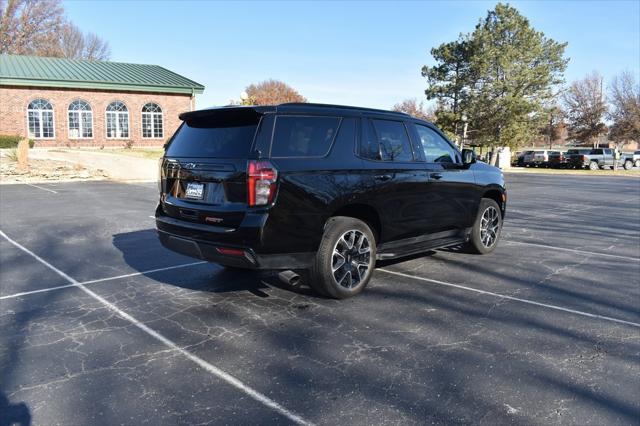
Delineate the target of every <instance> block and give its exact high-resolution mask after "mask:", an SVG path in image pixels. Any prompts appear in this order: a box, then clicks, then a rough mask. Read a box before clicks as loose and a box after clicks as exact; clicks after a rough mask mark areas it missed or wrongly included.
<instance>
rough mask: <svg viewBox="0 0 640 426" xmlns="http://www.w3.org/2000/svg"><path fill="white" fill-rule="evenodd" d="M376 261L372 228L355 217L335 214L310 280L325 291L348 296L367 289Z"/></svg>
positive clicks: (326, 229) (312, 268) (320, 289)
mask: <svg viewBox="0 0 640 426" xmlns="http://www.w3.org/2000/svg"><path fill="white" fill-rule="evenodd" d="M363 238H364V239H363ZM341 259H342V262H343V263H342V264H340V260H341ZM375 262H376V240H375V237H374V235H373V232H372V231H371V228H369V226H368V225H367V224H366V223H364V222H363V221H361V220H358V219H355V218H352V217H345V216H336V217H332V218H331V219H329V221H327V225H326V226H325V230H324V234H323V235H322V241H321V242H320V247H319V248H318V252H317V253H316V258H315V261H314V263H313V266H312V267H311V270H310V271H309V272H310V273H309V278H310V282H309V284H310V285H311V287H312V288H313V289H314V290H315V291H316V292H318V293H320V294H322V295H325V296H329V297H333V298H335V299H346V298H347V297H352V296H355V295H356V294H358V293H360V292H361V291H362V290H364V288H365V287H366V286H367V284H368V283H369V280H370V279H371V275H372V273H373V269H374V267H375ZM339 264H340V266H338V267H337V268H336V265H339Z"/></svg>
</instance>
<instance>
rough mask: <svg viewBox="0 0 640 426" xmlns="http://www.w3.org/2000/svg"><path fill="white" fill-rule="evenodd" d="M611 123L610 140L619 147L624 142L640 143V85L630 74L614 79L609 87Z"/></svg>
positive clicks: (623, 74) (624, 73) (626, 73)
mask: <svg viewBox="0 0 640 426" xmlns="http://www.w3.org/2000/svg"><path fill="white" fill-rule="evenodd" d="M609 96H610V98H611V104H612V107H613V108H612V110H611V113H610V114H609V119H610V120H611V121H612V122H613V125H612V126H611V130H610V133H609V136H610V138H611V139H612V140H613V141H614V142H616V146H618V147H620V146H621V145H622V144H624V143H625V142H629V141H640V83H636V81H635V78H634V76H633V74H632V73H630V72H623V73H622V74H620V75H619V76H616V77H614V79H613V81H612V82H611V85H610V87H609Z"/></svg>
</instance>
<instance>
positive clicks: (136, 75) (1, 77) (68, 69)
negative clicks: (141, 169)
mask: <svg viewBox="0 0 640 426" xmlns="http://www.w3.org/2000/svg"><path fill="white" fill-rule="evenodd" d="M0 86H36V87H68V88H74V89H77V88H82V89H101V90H118V91H123V90H127V91H138V92H161V93H188V94H192V93H202V92H203V91H204V86H203V85H201V84H199V83H196V82H195V81H192V80H189V79H188V78H186V77H183V76H181V75H179V74H176V73H174V72H173V71H169V70H168V69H166V68H163V67H161V66H158V65H144V64H127V63H122V62H106V61H88V60H83V59H65V58H45V57H39V56H22V55H6V54H3V55H0Z"/></svg>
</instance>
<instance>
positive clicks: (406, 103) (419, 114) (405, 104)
mask: <svg viewBox="0 0 640 426" xmlns="http://www.w3.org/2000/svg"><path fill="white" fill-rule="evenodd" d="M393 110H394V111H398V112H404V113H405V114H409V115H411V116H414V117H416V118H419V119H420V120H426V121H435V118H436V117H435V113H434V112H433V110H429V109H425V107H424V102H422V101H421V102H418V101H417V100H416V99H405V100H403V101H402V102H400V103H397V104H395V105H394V106H393Z"/></svg>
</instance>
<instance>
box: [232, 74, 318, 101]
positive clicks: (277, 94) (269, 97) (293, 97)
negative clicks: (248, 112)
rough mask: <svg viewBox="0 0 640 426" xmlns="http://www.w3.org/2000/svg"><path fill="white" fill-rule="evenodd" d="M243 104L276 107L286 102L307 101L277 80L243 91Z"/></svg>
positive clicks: (250, 86) (252, 85) (254, 85)
mask: <svg viewBox="0 0 640 426" xmlns="http://www.w3.org/2000/svg"><path fill="white" fill-rule="evenodd" d="M245 92H246V93H247V99H246V101H243V102H245V103H248V104H250V105H278V104H283V103H287V102H307V99H306V98H305V97H304V96H302V95H301V94H300V93H298V92H297V91H296V90H295V89H293V88H292V87H291V86H289V85H287V84H286V83H283V82H282V81H278V80H273V79H270V80H265V81H263V82H260V83H258V84H251V85H249V86H247V88H246V89H245Z"/></svg>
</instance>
